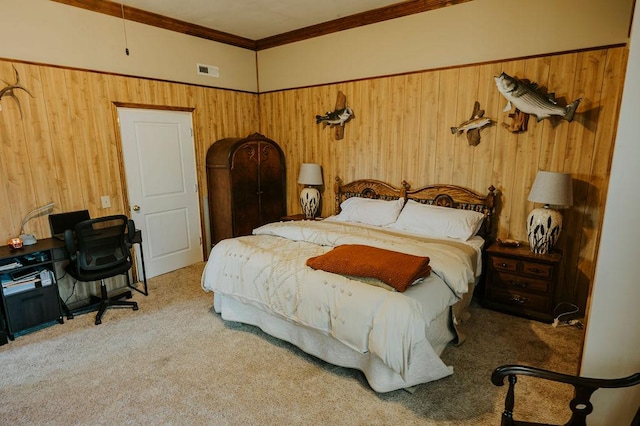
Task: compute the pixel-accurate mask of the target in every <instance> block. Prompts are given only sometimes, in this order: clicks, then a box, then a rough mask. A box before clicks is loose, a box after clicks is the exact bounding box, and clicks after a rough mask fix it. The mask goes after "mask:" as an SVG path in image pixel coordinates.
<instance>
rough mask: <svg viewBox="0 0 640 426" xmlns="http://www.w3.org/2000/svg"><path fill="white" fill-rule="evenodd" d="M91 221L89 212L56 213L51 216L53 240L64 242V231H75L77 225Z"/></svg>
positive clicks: (50, 223)
mask: <svg viewBox="0 0 640 426" xmlns="http://www.w3.org/2000/svg"><path fill="white" fill-rule="evenodd" d="M89 219H91V216H89V210H78V211H75V212H65V213H55V214H50V215H49V226H50V227H51V235H52V236H53V238H57V239H59V240H64V231H66V230H67V229H71V230H73V229H75V227H76V224H78V223H80V222H82V221H84V220H89Z"/></svg>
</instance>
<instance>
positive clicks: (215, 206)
mask: <svg viewBox="0 0 640 426" xmlns="http://www.w3.org/2000/svg"><path fill="white" fill-rule="evenodd" d="M207 184H208V191H209V218H210V221H211V244H212V245H213V244H216V243H217V242H218V241H220V240H223V239H225V238H231V237H238V236H241V235H250V234H251V232H252V231H253V229H254V228H257V227H258V226H261V225H264V224H265V223H269V222H276V221H279V220H280V218H281V217H283V216H284V215H285V214H286V208H287V206H286V192H285V191H286V187H285V185H286V167H285V161H284V154H283V152H282V149H280V147H279V146H278V144H277V143H275V142H274V141H272V140H271V139H268V138H266V137H264V136H263V135H261V134H259V133H254V134H252V135H249V136H247V137H246V138H226V139H221V140H219V141H216V142H215V143H214V144H213V145H211V147H210V148H209V150H208V151H207Z"/></svg>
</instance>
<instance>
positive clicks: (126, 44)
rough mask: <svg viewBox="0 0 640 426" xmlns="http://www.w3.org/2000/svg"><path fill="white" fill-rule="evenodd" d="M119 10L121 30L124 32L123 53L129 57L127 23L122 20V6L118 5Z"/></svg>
mask: <svg viewBox="0 0 640 426" xmlns="http://www.w3.org/2000/svg"><path fill="white" fill-rule="evenodd" d="M120 10H121V11H122V30H123V32H124V53H126V54H127V56H129V42H128V41H127V21H126V20H125V19H124V4H122V3H120Z"/></svg>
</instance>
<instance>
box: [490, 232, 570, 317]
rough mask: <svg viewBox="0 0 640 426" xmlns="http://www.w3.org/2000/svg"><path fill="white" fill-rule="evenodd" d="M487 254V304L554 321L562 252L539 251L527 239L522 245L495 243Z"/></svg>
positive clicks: (520, 314) (493, 307) (511, 311)
mask: <svg viewBox="0 0 640 426" xmlns="http://www.w3.org/2000/svg"><path fill="white" fill-rule="evenodd" d="M486 256H487V263H486V264H487V281H486V283H485V293H484V302H483V304H484V306H486V307H487V308H491V309H495V310H499V311H503V312H507V313H510V314H514V315H518V316H523V317H527V318H531V319H536V320H539V321H544V322H553V309H554V307H555V305H556V297H557V296H556V295H557V287H558V279H559V276H560V261H561V260H562V254H560V253H558V252H554V253H550V254H535V253H532V252H531V250H530V248H529V245H528V244H527V243H522V244H521V245H520V247H505V246H502V245H500V244H499V243H494V244H492V245H491V246H490V247H489V248H488V249H487V251H486Z"/></svg>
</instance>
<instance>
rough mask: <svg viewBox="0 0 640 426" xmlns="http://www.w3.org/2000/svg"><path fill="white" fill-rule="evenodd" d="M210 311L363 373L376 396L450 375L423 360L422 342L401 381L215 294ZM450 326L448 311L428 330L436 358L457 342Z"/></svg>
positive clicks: (361, 356)
mask: <svg viewBox="0 0 640 426" xmlns="http://www.w3.org/2000/svg"><path fill="white" fill-rule="evenodd" d="M213 307H214V310H215V311H216V312H217V313H219V314H221V316H222V319H224V320H225V321H235V322H241V323H244V324H250V325H254V326H256V327H258V328H260V329H261V330H262V331H264V332H265V333H267V334H269V335H271V336H274V337H276V338H278V339H281V340H284V341H286V342H289V343H291V344H293V345H295V346H297V347H298V348H300V349H301V350H303V351H304V352H306V353H308V354H310V355H313V356H315V357H317V358H320V359H322V360H323V361H326V362H328V363H331V364H334V365H337V366H340V367H346V368H354V369H357V370H360V371H362V372H363V373H364V375H365V377H366V378H367V381H368V382H369V385H370V386H371V388H372V389H373V390H375V391H376V392H381V393H382V392H390V391H393V390H398V389H407V388H411V387H412V386H415V385H418V384H421V383H427V382H430V381H433V380H438V379H441V378H443V377H446V376H449V375H451V374H453V367H450V366H445V365H444V364H442V363H441V362H440V363H438V364H437V365H436V363H434V362H433V360H432V359H431V358H429V357H427V356H422V354H424V353H428V352H430V351H429V350H428V348H423V347H421V346H425V347H426V346H428V345H429V343H427V342H426V341H424V340H423V341H421V342H419V343H417V344H416V347H414V348H412V350H411V354H412V357H411V360H410V363H409V368H408V370H407V372H406V373H405V377H402V376H401V375H400V374H398V373H396V372H395V371H393V370H391V369H390V368H389V367H387V366H386V365H385V364H384V363H383V362H382V360H380V358H378V357H377V356H375V355H372V354H370V353H361V352H358V351H355V350H354V349H351V348H349V347H348V346H346V345H345V344H343V343H341V342H339V341H338V340H335V339H333V338H332V337H331V336H328V335H325V334H323V333H321V332H319V331H317V330H313V329H310V328H307V327H304V326H301V325H300V324H295V323H293V322H291V321H289V320H287V319H284V318H281V317H278V316H274V315H272V314H270V313H267V312H265V311H264V310H262V309H260V308H259V307H257V306H253V305H247V304H244V303H242V302H240V301H238V300H236V299H234V298H232V297H228V296H226V295H223V294H215V295H214V301H213ZM452 322H453V321H452V314H451V310H450V309H448V310H445V312H443V313H442V314H441V315H440V316H438V317H437V318H436V319H435V320H434V321H433V323H432V324H431V326H430V327H429V330H428V333H427V338H428V340H429V342H430V343H431V347H432V348H433V351H434V352H435V353H436V354H437V355H438V356H440V354H441V353H442V351H443V350H444V348H445V347H446V346H447V344H448V343H449V342H452V341H454V340H456V332H455V330H454V329H453V326H452Z"/></svg>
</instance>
